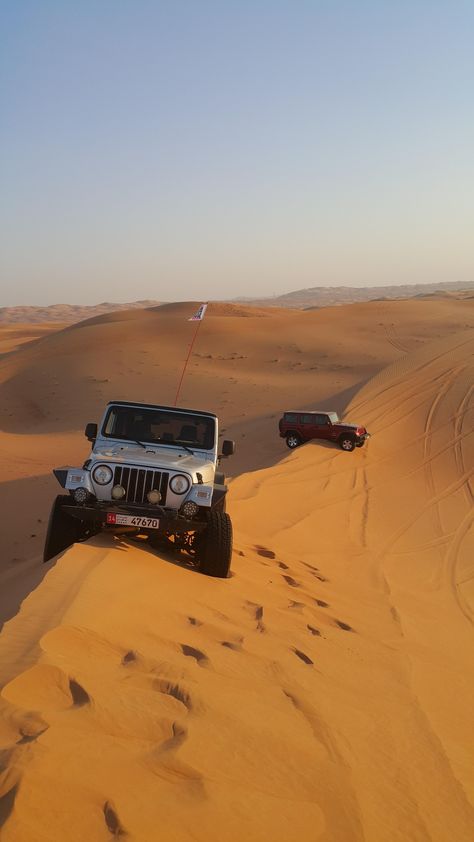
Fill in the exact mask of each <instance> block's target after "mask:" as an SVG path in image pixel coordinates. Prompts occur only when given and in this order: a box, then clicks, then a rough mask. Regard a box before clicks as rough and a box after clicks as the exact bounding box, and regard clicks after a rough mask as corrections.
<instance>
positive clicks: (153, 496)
mask: <svg viewBox="0 0 474 842" xmlns="http://www.w3.org/2000/svg"><path fill="white" fill-rule="evenodd" d="M146 499H147V500H148V502H149V503H152V504H153V505H154V506H156V505H157V504H158V503H159V502H160V500H161V494H160V492H159V491H157V490H156V488H152V490H151V491H149V492H148V494H147V495H146Z"/></svg>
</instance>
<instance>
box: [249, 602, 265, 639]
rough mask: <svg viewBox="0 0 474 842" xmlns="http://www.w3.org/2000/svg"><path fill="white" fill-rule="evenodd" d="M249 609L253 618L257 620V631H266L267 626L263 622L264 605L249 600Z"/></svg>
mask: <svg viewBox="0 0 474 842" xmlns="http://www.w3.org/2000/svg"><path fill="white" fill-rule="evenodd" d="M247 610H248V611H250V613H251V615H252V617H253V619H254V620H256V621H257V626H256V628H257V631H259V632H263V631H265V626H264V624H263V605H257V604H256V603H255V602H250V601H249V600H247Z"/></svg>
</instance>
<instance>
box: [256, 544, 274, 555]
mask: <svg viewBox="0 0 474 842" xmlns="http://www.w3.org/2000/svg"><path fill="white" fill-rule="evenodd" d="M255 549H256V550H257V555H261V556H263V558H275V553H274V552H273V550H268V549H267V548H266V547H260V546H259V545H258V544H257V545H256V546H255Z"/></svg>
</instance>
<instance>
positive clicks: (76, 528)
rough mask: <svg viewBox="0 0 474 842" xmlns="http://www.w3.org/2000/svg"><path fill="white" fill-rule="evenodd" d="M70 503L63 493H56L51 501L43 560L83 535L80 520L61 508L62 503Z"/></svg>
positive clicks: (80, 538)
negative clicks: (54, 498)
mask: <svg viewBox="0 0 474 842" xmlns="http://www.w3.org/2000/svg"><path fill="white" fill-rule="evenodd" d="M70 503H71V498H70V497H69V496H68V495H65V494H60V495H58V497H56V500H55V501H54V503H53V507H52V509H51V514H50V516H49V521H48V530H47V532H46V540H45V543H44V551H43V561H49V560H50V559H51V558H54V556H55V555H59V553H62V552H63V550H67V548H68V547H71V546H72V545H73V544H74V543H76V541H81V540H82V538H84V536H85V532H84V530H83V528H82V524H81V522H80V521H79V520H77V519H76V518H74V517H71V515H68V514H66V512H63V510H62V506H63V505H67V504H70Z"/></svg>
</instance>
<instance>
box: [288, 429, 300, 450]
mask: <svg viewBox="0 0 474 842" xmlns="http://www.w3.org/2000/svg"><path fill="white" fill-rule="evenodd" d="M300 444H301V439H300V437H299V435H298V433H288V434H287V436H286V445H287V447H289V448H290V450H294V449H295V447H298V445H300Z"/></svg>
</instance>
